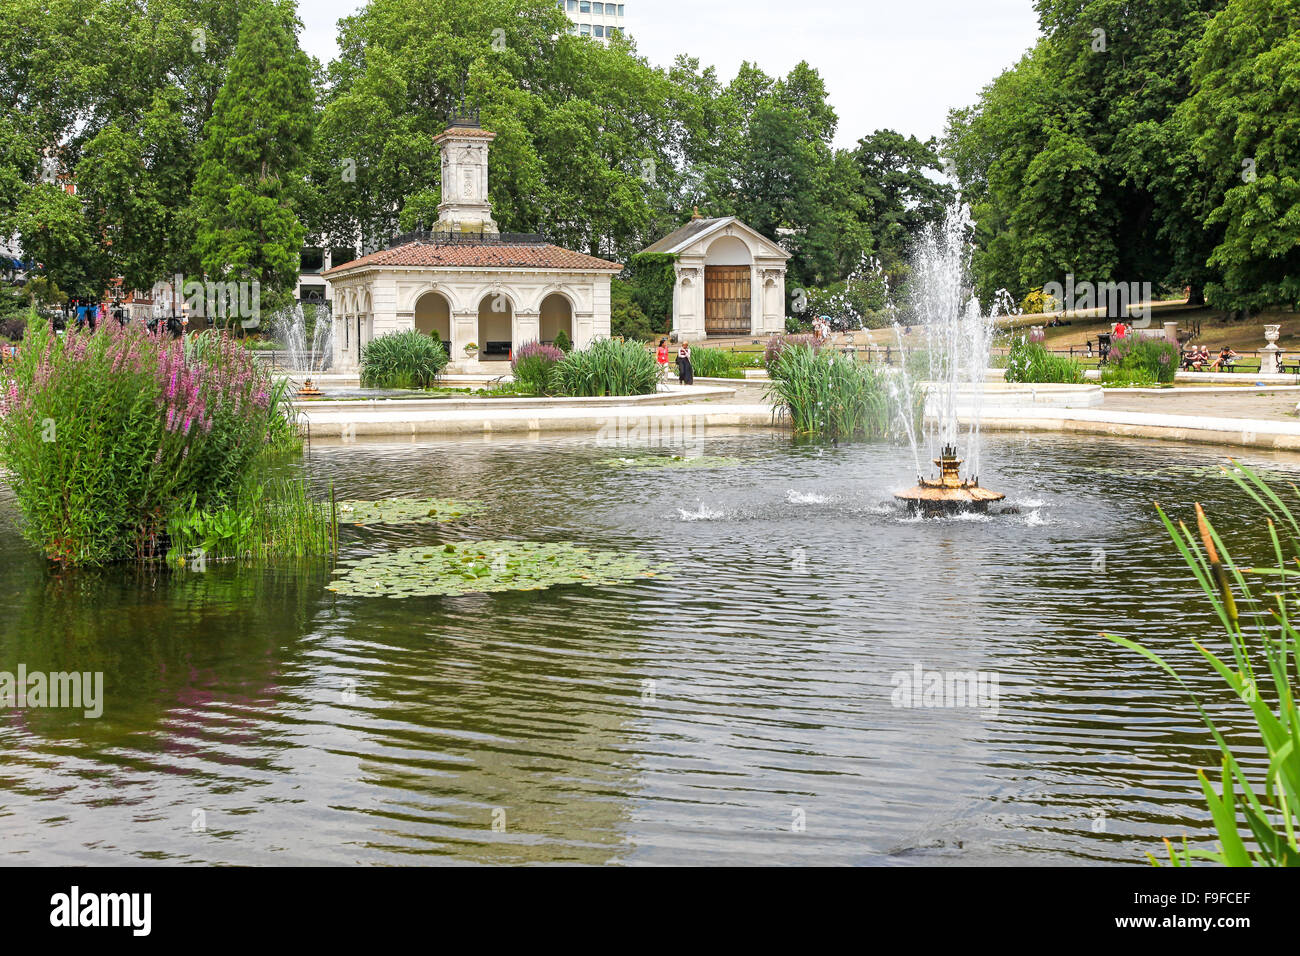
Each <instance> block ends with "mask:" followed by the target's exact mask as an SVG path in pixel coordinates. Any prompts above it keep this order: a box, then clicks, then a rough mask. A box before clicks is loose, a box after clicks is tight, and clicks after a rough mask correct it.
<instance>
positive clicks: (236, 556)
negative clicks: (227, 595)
mask: <svg viewBox="0 0 1300 956" xmlns="http://www.w3.org/2000/svg"><path fill="white" fill-rule="evenodd" d="M167 539H168V551H167V558H168V560H169V561H171V562H185V561H187V560H193V559H194V558H196V557H200V556H201V557H202V558H203V559H204V560H213V561H239V562H252V563H258V564H273V563H276V562H278V561H285V560H301V559H304V558H313V557H323V556H329V555H333V554H336V553H337V552H338V507H337V503H336V502H335V500H334V488H333V485H331V486H330V497H329V500H328V501H320V500H317V499H315V498H313V497H311V495H310V493H309V491H308V488H307V482H306V481H305V480H304V479H279V480H276V479H273V480H270V481H248V482H245V483H244V485H243V486H242V487H241V488H240V491H239V494H238V495H237V496H236V498H235V500H234V502H233V503H232V504H230V505H228V506H226V507H222V508H216V509H202V508H199V507H198V505H197V503H196V502H195V501H194V500H193V499H190V500H189V501H188V502H186V503H184V505H182V506H181V507H179V508H177V509H176V510H175V511H174V512H173V513H172V514H171V515H170V516H169V517H168V519H167Z"/></svg>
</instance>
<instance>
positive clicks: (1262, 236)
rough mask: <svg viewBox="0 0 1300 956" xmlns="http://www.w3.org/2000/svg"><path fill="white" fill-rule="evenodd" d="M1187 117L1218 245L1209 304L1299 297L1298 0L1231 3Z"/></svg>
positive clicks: (1198, 75)
mask: <svg viewBox="0 0 1300 956" xmlns="http://www.w3.org/2000/svg"><path fill="white" fill-rule="evenodd" d="M1196 53H1197V57H1196V62H1195V66H1194V68H1193V70H1192V77H1193V81H1194V83H1195V92H1194V93H1193V95H1192V96H1191V98H1190V99H1189V100H1188V102H1187V103H1186V104H1185V107H1184V110H1183V114H1182V115H1183V118H1184V119H1185V121H1186V127H1187V131H1188V133H1189V134H1190V136H1191V137H1192V143H1193V149H1194V150H1195V153H1196V157H1197V160H1198V161H1199V163H1200V166H1201V169H1202V170H1203V174H1204V181H1205V183H1206V184H1207V189H1206V190H1205V196H1204V200H1203V202H1202V203H1201V211H1202V213H1203V216H1204V222H1205V225H1206V226H1207V227H1208V228H1209V229H1210V230H1211V232H1212V234H1213V235H1214V237H1215V239H1216V240H1217V245H1216V246H1215V248H1214V251H1213V253H1212V255H1211V256H1210V260H1209V261H1210V265H1211V266H1212V267H1213V268H1214V270H1215V272H1216V278H1215V279H1214V280H1213V281H1211V282H1210V283H1209V284H1208V285H1207V287H1206V294H1207V298H1208V300H1209V301H1210V303H1211V304H1214V305H1218V306H1221V307H1223V308H1228V309H1258V308H1262V307H1264V306H1268V305H1275V304H1289V305H1291V306H1292V307H1293V308H1294V307H1295V306H1296V305H1297V303H1300V0H1229V3H1228V5H1227V8H1226V9H1225V10H1224V11H1223V12H1222V13H1220V14H1219V15H1218V16H1217V17H1215V18H1214V20H1213V21H1212V22H1211V23H1210V25H1209V28H1208V29H1207V30H1206V33H1205V36H1204V38H1203V39H1202V40H1201V42H1200V43H1199V44H1198V46H1197V49H1196Z"/></svg>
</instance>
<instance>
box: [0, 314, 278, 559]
mask: <svg viewBox="0 0 1300 956" xmlns="http://www.w3.org/2000/svg"><path fill="white" fill-rule="evenodd" d="M0 374H3V380H2V381H0V458H3V460H4V461H5V463H6V467H7V468H8V469H9V470H10V471H11V472H12V473H13V475H12V479H11V483H12V485H13V488H14V491H15V494H16V497H17V501H18V506H19V509H20V510H21V512H22V515H23V519H24V527H23V531H24V534H25V535H26V536H27V538H28V539H29V540H30V541H31V542H32V543H33V544H35V545H36V546H37V547H39V548H40V549H41V550H42V552H43V553H44V554H46V555H47V556H48V557H49V558H51V559H52V560H57V561H61V562H64V563H67V564H85V565H98V564H104V563H106V562H109V561H114V560H120V559H124V558H131V557H147V556H150V555H152V554H154V553H155V552H156V551H157V549H159V548H160V547H161V545H160V543H159V536H160V533H161V532H162V530H163V524H164V522H165V520H166V519H167V517H168V516H169V515H170V514H171V513H172V512H173V511H174V510H176V509H177V508H180V507H181V506H182V503H183V502H190V503H191V504H192V507H194V508H197V509H199V510H203V511H212V510H216V509H220V508H224V507H226V506H228V505H230V504H231V502H232V499H233V496H234V494H235V491H236V489H237V488H238V487H239V486H240V484H241V482H242V481H243V480H244V479H245V478H246V476H247V475H248V474H249V473H250V471H253V470H255V468H256V467H257V466H258V465H259V463H260V462H262V460H263V456H264V455H265V454H266V453H267V450H268V449H271V450H279V449H288V450H292V449H294V448H295V447H300V446H299V445H298V439H297V437H296V429H295V428H294V426H293V425H292V423H291V422H290V421H289V420H288V419H287V418H286V415H285V412H286V408H285V406H286V404H287V403H286V400H285V392H284V384H283V382H281V383H279V384H277V385H273V384H272V383H271V381H270V377H269V373H267V372H266V371H265V370H264V369H263V368H262V366H261V365H260V364H259V363H257V362H256V360H255V359H254V358H253V357H252V356H251V355H249V354H248V353H247V352H246V351H245V350H244V349H242V348H241V347H239V346H238V345H237V344H236V343H235V342H234V341H233V340H231V339H230V338H228V337H225V336H217V335H215V334H212V333H200V334H198V335H194V336H186V340H185V341H184V342H182V341H178V340H174V339H171V338H168V337H161V338H160V337H157V336H150V335H148V334H147V333H146V332H145V331H144V329H143V328H142V327H141V326H139V325H134V326H128V327H127V328H125V329H123V328H120V327H119V326H118V325H117V323H115V322H108V323H104V324H103V325H101V326H100V328H99V330H98V331H96V332H94V333H89V332H70V333H68V335H66V336H65V337H62V338H60V337H58V336H56V335H54V333H52V332H51V331H50V329H49V325H48V323H45V322H38V323H35V324H33V325H32V326H30V327H29V328H28V330H27V334H26V337H25V338H24V339H23V345H22V348H21V350H20V353H19V356H18V359H17V360H16V361H15V362H12V363H6V364H5V366H4V371H3V373H0Z"/></svg>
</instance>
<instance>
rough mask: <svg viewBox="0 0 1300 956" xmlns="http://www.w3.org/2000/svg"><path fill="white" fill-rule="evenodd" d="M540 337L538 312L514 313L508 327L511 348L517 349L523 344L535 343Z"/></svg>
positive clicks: (540, 319)
mask: <svg viewBox="0 0 1300 956" xmlns="http://www.w3.org/2000/svg"><path fill="white" fill-rule="evenodd" d="M541 337H542V314H541V313H540V312H516V313H515V314H514V319H513V321H512V324H511V327H510V340H511V342H512V343H513V344H512V346H511V347H512V348H515V349H517V348H519V346H521V345H523V344H524V343H525V342H535V341H537V340H539V339H541Z"/></svg>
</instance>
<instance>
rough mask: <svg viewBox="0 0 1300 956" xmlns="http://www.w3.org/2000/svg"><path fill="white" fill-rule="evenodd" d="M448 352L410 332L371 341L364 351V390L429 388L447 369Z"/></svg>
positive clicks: (429, 339)
mask: <svg viewBox="0 0 1300 956" xmlns="http://www.w3.org/2000/svg"><path fill="white" fill-rule="evenodd" d="M447 362H448V357H447V350H446V349H445V348H444V347H443V345H442V343H441V342H439V341H437V340H436V339H432V338H430V337H429V336H427V335H425V334H424V333H423V332H417V331H415V330H414V329H409V330H407V331H405V332H389V333H388V334H387V335H381V336H379V337H378V338H374V339H371V340H370V341H369V342H367V343H366V345H365V347H364V348H363V349H362V350H361V387H362V388H428V387H429V386H431V385H434V384H436V383H437V381H438V377H439V376H440V375H441V374H442V370H443V369H444V368H446V367H447Z"/></svg>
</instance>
